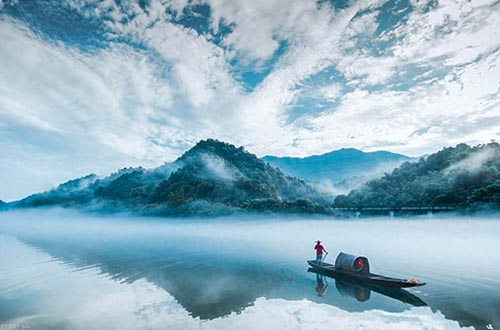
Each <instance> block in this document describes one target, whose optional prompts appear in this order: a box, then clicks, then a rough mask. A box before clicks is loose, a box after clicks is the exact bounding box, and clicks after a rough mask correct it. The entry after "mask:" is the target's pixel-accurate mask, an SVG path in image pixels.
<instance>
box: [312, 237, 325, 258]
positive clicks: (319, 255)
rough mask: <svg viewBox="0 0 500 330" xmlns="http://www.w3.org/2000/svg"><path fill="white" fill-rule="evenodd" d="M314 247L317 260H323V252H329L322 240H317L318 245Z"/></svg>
mask: <svg viewBox="0 0 500 330" xmlns="http://www.w3.org/2000/svg"><path fill="white" fill-rule="evenodd" d="M314 249H315V250H316V261H317V262H322V261H323V252H324V253H325V256H326V255H327V254H328V251H326V250H325V247H324V246H323V245H321V241H320V240H317V241H316V245H315V246H314Z"/></svg>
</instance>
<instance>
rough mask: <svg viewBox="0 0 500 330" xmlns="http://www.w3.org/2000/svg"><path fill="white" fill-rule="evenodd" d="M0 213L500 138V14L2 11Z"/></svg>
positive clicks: (194, 4) (97, 7)
mask: <svg viewBox="0 0 500 330" xmlns="http://www.w3.org/2000/svg"><path fill="white" fill-rule="evenodd" d="M0 44H1V45H2V46H1V47H0V150H1V152H2V159H1V161H0V198H1V199H4V200H13V199H16V198H20V197H23V196H25V195H27V194H29V193H33V192H36V191H40V190H45V189H48V188H50V187H52V186H54V185H56V184H58V183H60V182H62V181H65V180H67V179H70V178H74V177H77V176H81V175H85V174H87V173H92V172H95V173H97V174H100V175H104V174H106V173H109V172H111V171H114V170H116V169H118V168H120V167H125V166H144V167H153V166H157V165H159V164H162V163H163V162H168V161H172V160H173V159H175V158H176V157H177V156H178V155H179V154H180V153H182V152H183V151H185V150H186V149H188V148H189V147H190V146H192V145H193V144H194V143H196V141H198V140H200V139H205V138H217V139H220V140H224V141H227V142H230V143H233V144H236V145H243V146H245V147H246V148H247V149H248V150H249V151H250V152H254V153H256V154H258V155H259V156H263V155H266V154H272V155H279V156H284V155H291V156H307V155H311V154H319V153H323V152H328V151H331V150H333V149H338V148H342V147H355V148H359V149H362V150H366V151H370V150H379V149H384V150H390V151H394V152H400V153H405V154H408V155H411V156H418V155H421V154H425V153H429V152H434V151H436V150H438V149H440V148H442V147H443V146H448V145H454V144H457V143H460V142H467V143H471V144H477V143H484V142H488V141H490V140H492V139H497V140H498V139H499V136H500V3H499V2H498V1H491V0H472V1H459V0H456V1H451V0H447V1H436V0H432V1H425V0H423V1H422V0H419V1H417V0H404V1H397V0H395V1H393V0H391V1H376V0H366V1H331V2H329V1H319V2H315V1H305V0H254V1H243V0H241V1H236V0H233V1H230V0H205V1H185V0H172V1H147V0H141V1H133V0H129V1H123V0H122V1H112V0H105V1H92V0H68V1H22V0H19V1H12V0H0Z"/></svg>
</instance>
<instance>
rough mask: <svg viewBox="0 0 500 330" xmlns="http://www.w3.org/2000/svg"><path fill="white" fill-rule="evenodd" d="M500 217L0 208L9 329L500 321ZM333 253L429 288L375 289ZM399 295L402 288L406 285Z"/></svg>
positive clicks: (0, 295)
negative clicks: (350, 275) (318, 255)
mask: <svg viewBox="0 0 500 330" xmlns="http://www.w3.org/2000/svg"><path fill="white" fill-rule="evenodd" d="M499 237H500V217H489V218H486V217H482V218H479V217H478V218H467V217H458V216H456V217H455V216H446V217H427V216H425V217H414V218H393V219H392V218H373V219H357V220H337V219H328V218H314V219H310V218H307V219H306V218H298V217H294V218H282V217H278V216H267V217H244V218H234V217H228V218H219V219H161V218H133V217H128V216H113V217H101V216H95V215H93V216H90V215H83V214H80V213H76V212H71V211H67V210H44V211H16V212H2V213H0V251H2V253H0V325H4V324H7V325H21V324H23V325H29V326H30V328H31V329H49V328H50V329H102V328H104V327H106V328H110V329H137V328H144V329H156V328H168V329H180V328H182V329H191V328H192V329H198V328H200V327H201V328H203V329H205V328H206V329H212V328H213V329H225V328H231V329H234V328H238V329H239V328H249V329H256V328H259V329H266V328H276V329H280V328H290V329H303V328H305V329H331V328H333V327H335V328H356V329H357V328H363V329H367V328H368V329H378V328H384V329H402V328H415V329H420V328H428V329H456V328H460V327H475V328H477V329H485V328H486V327H487V326H492V327H493V328H494V329H497V328H500V289H499V288H500V256H499V255H498V251H500V249H499V247H500V243H499V241H498V238H499ZM317 239H321V240H322V241H323V242H324V245H325V247H326V248H327V250H328V251H329V255H328V257H327V261H330V262H333V261H334V259H335V256H336V255H337V254H338V253H339V252H340V251H344V252H348V253H353V254H359V255H364V256H366V257H368V259H369V260H370V265H371V269H372V272H374V273H379V274H384V275H388V276H394V277H401V278H418V279H420V280H422V281H424V282H426V283H427V284H426V285H425V286H422V287H418V288H412V289H407V290H399V291H398V292H389V293H387V292H385V294H384V292H382V293H381V292H375V291H374V290H370V289H369V288H368V289H367V288H363V287H359V286H356V285H353V284H352V283H345V282H339V281H336V280H334V279H330V278H325V279H321V281H324V282H322V283H323V284H324V285H325V286H326V292H325V294H324V295H318V291H317V289H318V285H319V284H318V283H319V279H318V277H317V275H316V274H314V273H311V272H308V271H307V269H308V266H307V264H306V260H307V259H312V258H313V257H314V251H313V245H314V241H315V240H317ZM401 291H402V292H401Z"/></svg>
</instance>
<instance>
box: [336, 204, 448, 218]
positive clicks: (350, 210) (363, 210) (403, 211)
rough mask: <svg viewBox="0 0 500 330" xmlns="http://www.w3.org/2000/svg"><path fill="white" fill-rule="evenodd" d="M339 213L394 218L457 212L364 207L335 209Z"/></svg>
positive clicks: (432, 207) (446, 209)
mask: <svg viewBox="0 0 500 330" xmlns="http://www.w3.org/2000/svg"><path fill="white" fill-rule="evenodd" d="M333 209H334V210H335V211H338V212H346V213H355V214H356V217H359V216H360V215H361V214H363V213H364V214H370V215H382V214H387V215H389V216H391V217H393V216H394V215H395V214H396V213H399V214H433V213H439V212H449V211H453V210H455V207H453V206H364V207H335V208H333Z"/></svg>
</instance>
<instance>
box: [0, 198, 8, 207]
mask: <svg viewBox="0 0 500 330" xmlns="http://www.w3.org/2000/svg"><path fill="white" fill-rule="evenodd" d="M6 204H7V203H5V202H4V201H3V200H1V199H0V207H2V206H4V205H6Z"/></svg>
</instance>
